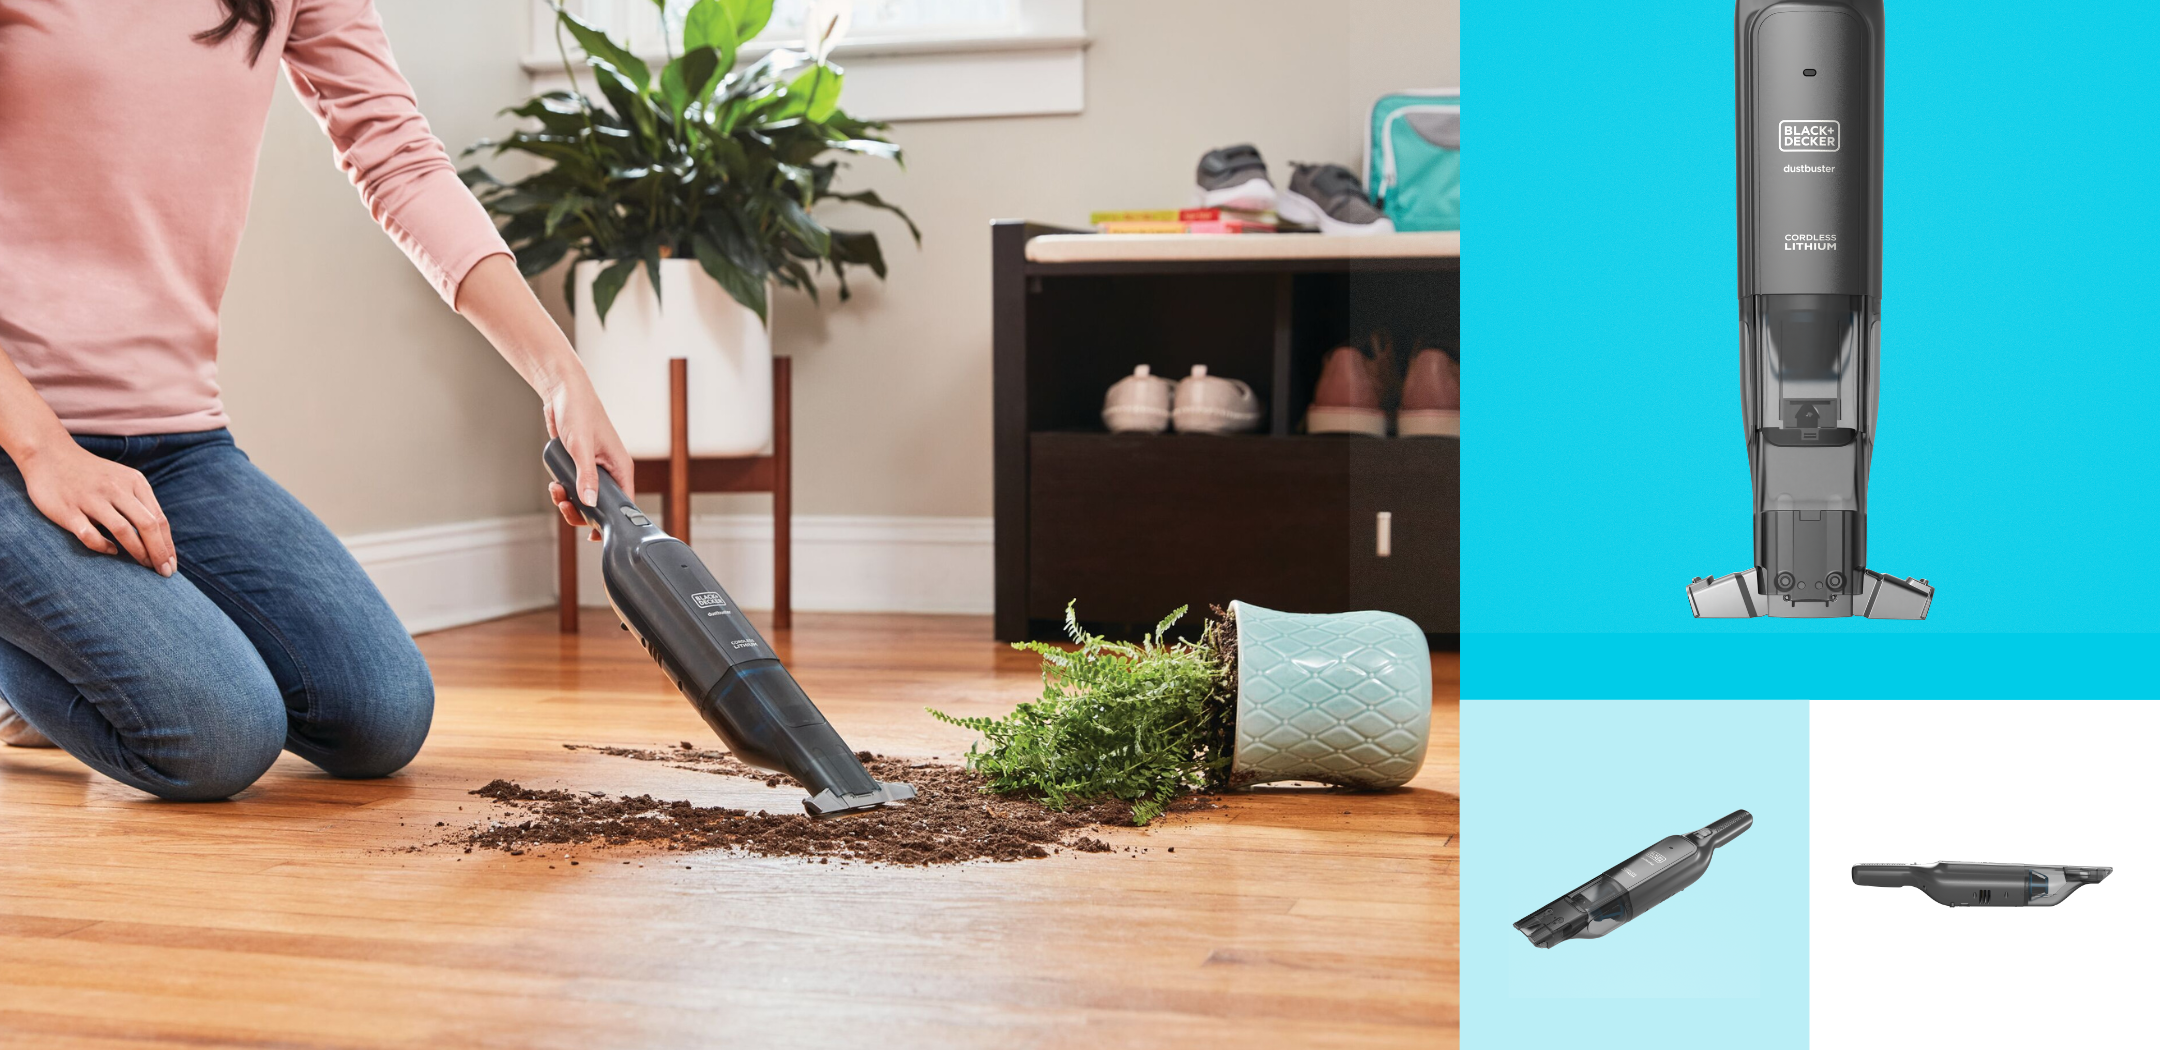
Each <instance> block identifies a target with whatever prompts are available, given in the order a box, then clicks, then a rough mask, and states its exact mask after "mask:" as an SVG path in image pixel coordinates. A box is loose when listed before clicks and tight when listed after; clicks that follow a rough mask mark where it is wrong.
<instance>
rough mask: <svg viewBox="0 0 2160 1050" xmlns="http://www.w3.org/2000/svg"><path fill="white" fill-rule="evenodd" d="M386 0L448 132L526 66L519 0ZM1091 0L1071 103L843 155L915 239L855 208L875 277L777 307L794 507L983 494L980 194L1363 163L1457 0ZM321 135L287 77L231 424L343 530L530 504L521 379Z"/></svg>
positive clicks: (1017, 203)
mask: <svg viewBox="0 0 2160 1050" xmlns="http://www.w3.org/2000/svg"><path fill="white" fill-rule="evenodd" d="M379 4H380V6H381V8H382V11H383V17H384V21H385V22H386V23H387V24H388V26H389V28H390V32H391V35H392V39H393V41H394V42H395V44H396V47H397V52H398V57H399V60H400V62H401V64H402V65H403V66H404V68H405V71H406V74H407V75H408V76H409V77H410V78H411V79H412V80H413V83H414V87H415V89H416V90H417V92H418V94H419V97H420V101H421V105H422V106H423V107H424V108H425V109H426V111H427V113H428V115H429V117H430V119H431V120H432V121H433V122H434V125H435V128H436V131H437V133H438V134H440V135H442V136H443V138H444V139H445V140H446V141H448V142H450V143H451V144H452V145H453V146H458V145H462V144H464V143H466V142H469V141H471V140H472V139H474V138H478V137H481V136H482V135H484V134H487V133H489V132H490V131H492V130H496V129H499V127H500V126H501V125H500V124H498V123H497V122H496V121H495V120H494V118H492V116H491V114H492V113H493V111H494V110H496V109H498V108H500V107H501V106H502V105H504V104H506V103H508V102H510V101H513V100H515V99H516V98H518V97H519V96H520V93H521V92H522V90H523V86H524V79H523V76H522V74H521V73H520V72H519V70H518V68H517V65H516V60H517V58H518V56H519V55H520V53H521V48H522V44H523V39H524V17H525V15H524V12H525V7H526V5H525V4H523V3H522V2H520V0H460V2H458V3H455V4H445V3H439V2H428V0H379ZM1087 6H1088V31H1089V33H1090V35H1091V36H1092V37H1093V38H1094V44H1093V46H1092V47H1091V48H1090V49H1089V51H1088V57H1087V109H1086V112H1084V113H1082V114H1079V115H1077V116H1070V117H1027V118H1010V119H995V120H953V121H928V122H917V123H909V124H903V125H900V126H899V127H897V128H896V129H895V131H894V136H895V137H896V138H897V139H898V140H899V141H900V143H901V145H902V146H903V147H905V149H906V150H907V153H908V169H907V171H906V172H904V173H902V172H897V171H895V170H893V169H892V168H891V167H890V166H889V165H882V164H878V163H873V162H867V161H865V162H860V163H858V164H856V165H855V167H854V169H853V171H852V172H851V173H849V174H847V175H844V176H843V179H844V181H845V183H846V185H848V186H852V187H855V188H875V189H877V190H878V191H879V192H880V193H882V194H884V195H885V196H886V197H887V198H888V199H891V200H895V201H898V202H900V203H901V204H902V205H903V206H905V207H907V208H908V209H909V211H910V212H911V213H912V214H913V215H914V216H915V218H916V221H917V222H918V223H919V224H920V225H921V226H922V228H923V233H924V241H923V247H922V249H921V250H920V251H917V250H916V249H915V248H914V247H913V246H912V245H910V244H908V243H907V242H906V233H905V231H904V230H897V227H896V224H894V223H891V222H889V221H886V220H884V219H882V218H872V219H870V220H869V222H870V223H871V224H872V225H873V227H874V228H876V229H878V230H879V231H880V232H881V233H882V234H884V235H885V237H886V255H887V258H888V260H889V261H890V262H891V263H892V269H893V272H892V277H891V280H890V281H888V282H886V283H885V284H883V285H882V286H881V285H880V284H879V283H878V282H877V281H876V280H875V279H873V278H870V277H869V276H868V275H867V274H865V275H863V280H862V281H861V282H860V283H859V284H858V285H857V297H856V298H855V300H854V301H853V302H850V303H849V304H848V305H846V306H844V307H836V306H835V305H834V300H833V298H832V297H831V296H828V297H827V300H826V302H827V305H826V307H825V308H824V309H823V310H813V309H812V308H811V307H810V306H809V304H808V303H807V302H806V301H801V300H800V299H799V298H793V299H790V300H787V301H785V302H784V303H783V306H782V307H781V308H780V309H779V310H778V311H777V313H776V319H775V336H776V343H777V346H778V349H779V350H780V352H782V353H787V354H792V355H794V358H795V368H796V376H797V380H796V386H797V394H796V434H797V441H798V448H799V450H800V451H799V453H798V461H797V466H796V472H797V473H796V476H797V484H798V486H799V492H800V495H799V496H798V499H797V509H798V512H799V513H804V514H866V515H938V516H945V515H953V516H982V515H988V514H989V513H990V505H991V487H992V482H991V473H990V463H991V449H990V251H989V248H990V235H989V223H990V221H991V220H992V219H997V218H1031V219H1039V220H1044V221H1050V222H1061V223H1072V224H1079V223H1083V222H1084V221H1085V220H1086V218H1087V213H1088V212H1089V211H1091V210H1094V209H1098V208H1146V207H1167V206H1175V205H1178V204H1181V203H1183V202H1184V196H1185V194H1186V192H1187V186H1188V183H1189V180H1190V179H1191V177H1192V168H1193V165H1194V162H1195V161H1196V160H1197V159H1198V157H1199V155H1200V154H1201V153H1202V152H1204V151H1205V150H1207V149H1209V148H1212V147H1215V146H1220V145H1226V144H1229V143H1234V142H1240V141H1251V142H1253V143H1255V144H1257V145H1258V146H1259V147H1260V150H1261V152H1262V153H1263V154H1264V155H1265V156H1266V157H1267V158H1268V160H1269V162H1270V165H1271V167H1272V168H1273V170H1274V172H1275V174H1276V177H1277V180H1278V183H1280V182H1281V181H1283V180H1284V179H1285V178H1286V177H1287V162H1288V161H1291V160H1304V161H1323V160H1326V161H1338V162H1341V163H1344V164H1349V165H1351V166H1352V168H1353V169H1355V168H1356V167H1357V163H1358V158H1359V153H1360V150H1361V148H1362V147H1361V143H1362V134H1363V133H1362V128H1363V122H1364V118H1365V112H1366V108H1367V107H1368V106H1369V105H1370V103H1371V101H1372V99H1373V98H1374V96H1376V95H1378V94H1380V93H1381V92H1383V91H1386V90H1389V89H1393V88H1405V87H1431V86H1443V85H1451V84H1454V83H1455V82H1456V75H1457V58H1456V52H1457V47H1456V13H1455V5H1454V4H1452V3H1424V2H1417V0H1338V2H1335V3H1330V4H1313V3H1311V2H1309V0H1173V2H1164V0H1089V2H1088V5H1087ZM327 152H328V147H327V146H325V145H324V143H323V141H322V137H321V135H320V133H319V132H318V131H317V130H316V129H315V127H314V125H313V122H312V121H311V120H310V119H309V118H308V117H307V116H306V114H305V113H303V112H302V111H301V110H300V108H299V106H298V105H297V104H295V103H294V102H293V101H292V100H291V99H290V98H289V97H285V98H282V99H281V100H280V102H279V104H278V105H277V106H276V107H275V110H274V112H273V113H272V117H271V127H270V134H269V139H268V142H267V143H266V145H265V146H264V151H263V171H262V177H261V181H260V183H259V185H258V187H257V191H256V206H255V213H254V215H253V217H252V220H251V225H250V228H249V233H248V237H247V240H246V242H245V243H244V245H243V247H242V252H241V264H240V268H239V270H238V272H237V273H236V275H235V279H234V283H233V289H232V294H231V296H230V297H229V299H228V301H227V305H226V323H227V329H226V342H225V375H226V386H227V398H228V403H229V404H230V406H231V408H232V411H233V414H234V416H235V425H234V428H235V430H236V432H237V433H238V434H239V436H240V437H241V439H242V441H243V442H245V443H246V444H247V446H248V447H249V449H250V451H251V452H252V453H253V454H254V455H255V457H256V459H257V461H258V462H260V463H262V464H263V465H264V467H265V468H266V469H268V470H269V471H270V472H271V473H272V474H273V475H274V476H276V477H277V478H279V479H280V480H281V481H283V482H285V483H286V484H287V485H289V486H291V487H292V488H293V489H294V490H295V491H296V492H297V493H298V494H299V495H300V496H301V498H302V499H304V500H306V501H307V502H308V503H309V505H310V506H313V507H315V508H316V510H317V512H318V513H320V514H321V515H322V516H323V517H324V518H325V520H327V521H329V523H330V525H331V527H332V528H334V529H336V530H338V531H339V532H341V533H347V534H349V533H353V532H362V531H370V530H376V529H389V528H399V527H405V526H411V525H420V524H428V523H434V522H441V521H452V520H458V519H462V518H472V517H485V516H490V515H498V514H510V513H518V512H522V511H529V510H537V509H541V508H542V507H544V501H543V500H542V498H541V497H540V495H539V492H538V488H537V485H538V475H537V469H536V468H535V467H534V466H533V459H534V449H535V447H536V445H537V443H538V442H539V440H540V437H541V431H540V427H539V423H538V421H537V415H536V412H535V410H534V405H533V402H532V399H531V397H530V395H529V394H527V393H525V392H524V390H523V388H522V386H521V385H520V384H519V383H518V381H517V378H516V376H515V375H513V374H512V373H511V372H510V371H509V369H508V368H507V367H505V366H503V365H502V364H501V363H500V362H499V361H497V360H496V359H495V358H494V357H493V355H492V354H491V353H490V352H489V351H488V349H487V347H486V345H485V344H484V343H482V342H481V341H480V340H479V339H478V338H477V337H475V336H473V335H472V334H471V333H470V332H469V330H466V329H464V328H463V327H462V322H460V321H459V320H458V319H457V318H456V317H455V316H454V315H452V314H451V313H450V312H449V311H448V310H447V309H446V308H445V307H444V306H443V305H442V303H441V301H440V299H438V298H437V297H436V296H435V295H434V293H433V292H432V291H430V290H429V289H428V287H427V285H426V284H425V282H423V281H422V280H421V279H420V277H419V276H418V275H417V274H415V273H413V272H412V270H411V267H410V266H409V265H408V264H407V263H406V262H405V260H404V258H403V256H402V255H400V254H399V253H398V251H397V250H396V249H395V248H394V247H393V246H392V245H391V244H390V243H389V241H388V240H387V239H385V238H384V237H383V236H382V235H381V234H380V233H379V232H378V231H376V230H375V228H374V226H373V225H372V224H371V223H370V222H369V221H368V219H367V216H366V215H365V213H364V212H362V210H361V209H360V206H359V205H358V204H357V203H356V201H355V199H354V197H353V192H352V190H351V188H350V187H349V186H348V185H346V184H345V182H344V180H343V178H342V177H341V176H339V175H338V173H337V172H336V171H335V170H334V169H333V168H331V166H330V164H329V161H328V159H327ZM828 218H830V219H832V220H833V221H834V222H836V223H839V224H841V225H847V224H849V223H850V222H851V221H852V220H854V219H855V218H856V216H851V215H847V214H845V213H844V212H842V211H841V210H838V209H835V210H834V211H833V212H832V214H831V215H829V216H828ZM548 283H549V284H550V285H552V284H553V283H554V282H553V281H552V280H550V281H549V282H548ZM762 506H763V500H762V498H760V497H733V498H730V499H728V500H725V501H722V500H715V501H714V502H713V503H712V504H710V505H709V509H715V510H718V509H742V510H748V509H752V508H759V507H762Z"/></svg>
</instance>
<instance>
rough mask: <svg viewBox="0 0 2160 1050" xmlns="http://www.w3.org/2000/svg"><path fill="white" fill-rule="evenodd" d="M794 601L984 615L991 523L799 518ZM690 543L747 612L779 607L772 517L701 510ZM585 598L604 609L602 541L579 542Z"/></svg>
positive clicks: (989, 589) (821, 607)
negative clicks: (774, 602) (775, 595)
mask: <svg viewBox="0 0 2160 1050" xmlns="http://www.w3.org/2000/svg"><path fill="white" fill-rule="evenodd" d="M793 526H794V528H793V532H794V535H793V536H792V537H791V538H792V540H793V547H794V568H795V581H794V584H795V586H794V595H793V597H794V602H795V608H797V609H800V610H803V611H805V612H912V613H972V614H984V615H987V614H988V613H989V612H990V611H991V605H992V602H993V599H994V597H995V586H996V584H995V576H994V568H995V566H994V562H993V558H992V549H993V548H992V535H993V533H994V531H995V530H994V529H993V527H992V525H991V519H989V518H924V517H898V516H882V515H880V516H872V515H852V514H798V515H796V516H795V519H794V522H793ZM690 545H691V546H692V547H693V548H695V549H696V550H697V552H698V557H700V558H702V559H704V561H705V565H706V567H707V568H709V569H711V570H712V573H713V575H714V576H716V577H718V578H719V580H720V583H721V585H722V586H724V587H726V588H727V590H728V593H729V594H730V595H732V596H734V598H735V601H736V602H737V603H738V604H740V605H741V606H742V607H743V608H746V609H769V608H772V596H773V574H772V516H771V515H769V514H700V515H697V516H695V517H693V518H691V519H690ZM579 547H580V550H581V551H582V554H583V556H582V557H581V558H580V560H579V562H578V602H579V603H580V604H582V605H606V604H607V595H606V593H605V592H604V591H602V590H601V586H600V545H599V544H597V543H583V544H580V545H579Z"/></svg>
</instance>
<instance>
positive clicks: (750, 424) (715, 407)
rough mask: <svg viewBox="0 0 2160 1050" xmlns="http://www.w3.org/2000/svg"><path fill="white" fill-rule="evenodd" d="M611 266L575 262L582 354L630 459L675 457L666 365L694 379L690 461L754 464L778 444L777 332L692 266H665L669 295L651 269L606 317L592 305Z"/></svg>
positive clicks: (634, 279) (673, 262) (634, 278)
mask: <svg viewBox="0 0 2160 1050" xmlns="http://www.w3.org/2000/svg"><path fill="white" fill-rule="evenodd" d="M604 265H605V264H602V263H599V262H581V263H578V264H577V333H576V335H577V351H578V356H579V357H581V358H583V359H584V361H585V371H586V372H587V373H589V374H590V375H591V376H592V381H593V386H594V388H595V389H597V390H598V391H599V393H600V402H601V403H602V404H604V405H606V406H607V410H608V416H609V417H610V418H612V419H613V420H614V422H615V430H616V432H617V433H619V434H621V435H622V439H623V444H625V445H627V446H629V449H630V454H631V455H633V456H636V457H639V458H641V459H658V458H661V457H665V456H666V455H667V454H668V452H669V449H668V360H669V359H670V358H676V357H681V358H686V359H688V361H689V373H690V398H689V400H690V454H691V455H693V456H750V455H756V454H758V453H759V452H762V451H764V450H765V449H766V448H767V447H768V446H769V445H770V444H771V443H772V333H771V332H769V331H767V330H766V328H765V326H764V325H763V324H760V323H759V322H758V317H757V314H754V313H752V312H750V310H749V308H747V307H745V306H743V305H742V304H741V303H738V302H736V301H735V299H734V297H733V296H730V295H729V294H728V293H727V292H726V291H725V290H724V289H722V288H721V287H720V284H719V282H717V281H714V280H713V279H712V278H711V277H709V276H707V275H706V273H705V271H704V270H703V269H702V268H700V267H699V266H698V264H697V263H696V262H695V261H693V260H690V259H663V260H661V261H660V281H661V291H662V292H663V293H664V295H663V296H660V297H655V296H654V295H653V287H652V281H651V279H650V278H649V277H648V276H647V275H646V272H645V267H644V266H642V265H640V266H639V267H638V268H637V269H636V270H634V271H632V273H631V275H630V280H629V281H627V282H625V283H624V284H623V288H622V292H621V294H619V295H617V296H616V297H615V303H614V306H613V307H612V308H611V309H609V310H608V315H607V323H606V324H605V325H603V324H601V323H600V312H599V310H598V309H597V308H595V307H594V306H593V296H592V283H593V278H594V277H595V276H598V274H599V273H600V270H601V269H602V267H603V266H604Z"/></svg>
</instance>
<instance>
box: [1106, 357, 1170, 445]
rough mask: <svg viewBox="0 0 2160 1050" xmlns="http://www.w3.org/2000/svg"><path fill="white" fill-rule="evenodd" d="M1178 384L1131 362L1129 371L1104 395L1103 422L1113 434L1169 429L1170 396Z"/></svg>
mask: <svg viewBox="0 0 2160 1050" xmlns="http://www.w3.org/2000/svg"><path fill="white" fill-rule="evenodd" d="M1176 387H1177V384H1176V383H1173V382H1171V381H1169V380H1167V379H1164V378H1163V377H1161V376H1158V375H1150V374H1148V366H1146V365H1134V366H1133V370H1132V374H1131V375H1129V376H1126V377H1125V378H1123V379H1120V380H1118V381H1117V382H1115V383H1112V384H1110V392H1109V393H1106V394H1104V395H1103V399H1102V421H1103V426H1106V427H1109V428H1110V432H1111V433H1113V434H1160V433H1162V432H1163V431H1165V430H1168V429H1170V399H1171V397H1172V396H1173V391H1174V390H1175V389H1176Z"/></svg>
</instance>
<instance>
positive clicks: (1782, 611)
mask: <svg viewBox="0 0 2160 1050" xmlns="http://www.w3.org/2000/svg"><path fill="white" fill-rule="evenodd" d="M1734 48H1735V63H1734V64H1735V77H1736V79H1735V83H1734V92H1735V103H1736V107H1737V110H1736V121H1735V125H1736V129H1737V138H1736V148H1737V156H1738V160H1739V172H1738V174H1739V234H1740V237H1739V241H1740V398H1741V401H1740V405H1741V419H1742V424H1743V427H1744V429H1745V431H1746V439H1747V450H1748V467H1749V470H1750V472H1751V473H1752V475H1753V480H1754V496H1755V499H1754V502H1755V567H1754V568H1752V569H1749V570H1747V571H1745V572H1736V573H1733V574H1731V575H1728V576H1722V577H1697V578H1696V579H1695V580H1694V581H1693V582H1692V583H1690V584H1689V585H1688V600H1689V603H1690V604H1691V605H1692V606H1693V607H1694V611H1695V615H1696V616H1699V617H1747V616H1764V615H1768V616H1788V617H1823V616H1868V617H1873V618H1876V619H1904V620H1917V619H1923V618H1925V617H1926V616H1927V610H1928V605H1929V603H1930V602H1931V601H1932V600H1933V599H1934V594H1935V591H1934V588H1933V587H1932V586H1930V585H1929V584H1928V583H1927V581H1925V580H1918V579H1904V578H1899V577H1895V576H1888V575H1884V574H1881V573H1877V572H1874V571H1873V570H1871V569H1869V568H1868V562H1867V481H1868V460H1869V457H1870V455H1871V454H1872V453H1873V451H1874V444H1875V404H1876V380H1877V375H1878V367H1879V363H1880V356H1879V353H1878V348H1877V336H1878V332H1879V325H1878V322H1879V320H1880V317H1881V301H1882V149H1883V132H1882V111H1883V110H1882V88H1883V11H1882V4H1881V2H1880V0H1740V3H1739V5H1738V7H1737V10H1736V12H1735V38H1734Z"/></svg>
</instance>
